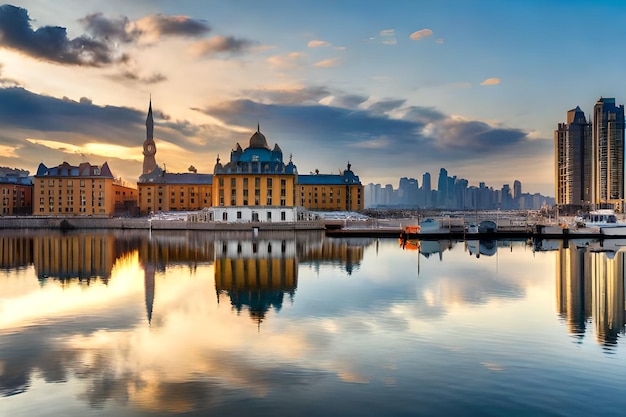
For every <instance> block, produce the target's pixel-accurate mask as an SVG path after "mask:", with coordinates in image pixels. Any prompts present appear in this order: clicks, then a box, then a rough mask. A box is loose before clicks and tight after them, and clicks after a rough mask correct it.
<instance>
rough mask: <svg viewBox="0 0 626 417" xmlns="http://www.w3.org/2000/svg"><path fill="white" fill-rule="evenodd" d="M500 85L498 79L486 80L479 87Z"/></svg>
mask: <svg viewBox="0 0 626 417" xmlns="http://www.w3.org/2000/svg"><path fill="white" fill-rule="evenodd" d="M498 84H500V79H499V78H487V79H486V80H485V81H483V82H482V83H480V85H498Z"/></svg>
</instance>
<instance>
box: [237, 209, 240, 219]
mask: <svg viewBox="0 0 626 417" xmlns="http://www.w3.org/2000/svg"><path fill="white" fill-rule="evenodd" d="M237 219H241V212H240V211H238V212H237Z"/></svg>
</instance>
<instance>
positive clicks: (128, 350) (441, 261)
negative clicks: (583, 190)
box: [0, 231, 624, 415]
mask: <svg viewBox="0 0 626 417" xmlns="http://www.w3.org/2000/svg"><path fill="white" fill-rule="evenodd" d="M83 242H88V243H85V244H84V245H83ZM3 245H4V246H3V247H4V248H5V249H6V250H9V249H10V248H13V250H14V256H13V257H11V256H6V257H5V263H4V264H3V265H4V266H3V268H4V275H3V276H2V277H1V278H0V309H1V311H2V312H3V315H2V316H0V395H1V396H2V397H0V401H7V399H9V398H10V399H11V400H10V402H7V404H8V405H11V404H13V405H12V407H13V408H10V407H9V408H6V410H7V412H9V413H10V412H12V411H13V412H14V411H16V410H17V411H24V410H27V409H28V407H29V406H30V403H29V398H31V399H32V397H28V396H25V395H23V394H24V393H28V392H31V391H32V392H34V393H40V392H41V389H42V386H46V385H48V384H52V383H54V384H57V386H64V387H68V388H67V390H66V391H65V393H66V394H67V395H66V396H65V397H63V396H59V398H58V401H59V403H57V405H56V406H57V407H64V405H63V402H64V401H65V402H70V403H72V402H73V404H75V405H76V407H77V408H76V409H77V410H81V411H82V412H85V410H89V409H93V408H95V409H101V408H108V407H114V406H115V407H120V409H122V410H126V411H128V412H127V413H121V414H119V415H137V414H136V413H137V412H140V413H144V412H145V413H151V412H155V411H156V412H160V413H181V412H185V413H190V414H193V413H198V414H200V415H201V414H202V413H203V412H206V411H207V410H211V411H215V412H217V410H219V407H220V405H219V404H220V400H219V399H220V398H229V399H230V400H229V401H232V404H235V402H236V401H239V400H244V402H243V403H245V402H246V401H247V402H249V403H252V404H257V405H258V404H259V403H260V402H263V401H271V402H272V403H274V404H277V405H278V404H280V407H282V408H280V407H279V408H280V410H279V411H283V412H284V411H285V410H291V409H293V410H298V411H299V412H300V411H303V410H302V409H301V408H298V407H301V405H300V404H302V401H303V400H304V397H303V394H302V392H303V391H301V390H296V389H294V387H306V388H308V389H309V390H311V391H312V392H316V394H317V393H318V390H320V395H327V394H328V393H330V392H337V390H338V391H339V392H343V393H344V394H345V395H346V398H347V399H348V400H349V401H352V400H354V399H356V398H361V397H362V395H368V396H372V395H378V393H380V392H381V391H380V387H382V386H384V387H386V389H388V390H391V391H389V392H392V393H396V394H397V393H399V392H400V391H397V390H402V389H406V387H408V386H410V387H415V386H426V387H429V389H431V390H433V392H436V391H438V390H440V389H441V387H444V386H445V387H448V388H446V389H452V390H454V389H455V388H454V385H452V386H451V385H449V384H450V382H449V381H451V380H458V379H459V378H460V379H462V380H467V381H471V380H474V379H475V378H477V377H478V378H480V377H484V376H485V374H484V372H489V373H492V374H490V375H491V376H490V378H496V379H497V378H503V377H505V378H510V377H514V376H516V375H521V374H519V372H518V370H519V369H520V367H519V366H518V364H519V361H521V360H524V361H531V362H530V364H529V366H526V367H525V369H544V368H546V367H548V368H549V367H551V366H555V367H556V366H559V367H558V370H559V371H558V372H566V371H564V370H563V369H567V370H570V369H575V368H576V366H577V365H578V364H579V363H580V362H584V359H580V358H577V361H573V362H572V363H568V367H565V368H564V367H562V365H563V363H562V362H561V363H559V362H558V360H562V358H568V357H569V358H572V357H575V356H573V355H577V354H578V352H577V351H576V350H571V349H568V347H567V346H565V345H564V344H557V345H552V344H551V343H553V342H554V341H555V340H557V341H558V340H560V339H559V338H562V339H563V340H564V341H566V342H567V344H569V345H575V344H572V343H570V341H571V338H572V336H570V334H571V335H574V337H576V338H577V339H576V340H577V344H576V345H577V346H580V344H584V343H585V340H584V336H585V334H589V332H592V333H593V334H595V337H588V338H587V341H586V342H587V346H589V343H590V342H591V344H592V345H594V346H595V345H597V344H600V347H599V348H598V349H597V350H598V351H603V352H604V353H607V351H610V352H611V353H613V354H617V352H618V349H619V348H620V346H619V344H620V343H619V338H620V336H621V335H622V334H623V329H624V320H623V318H624V280H623V278H624V254H622V253H621V252H618V253H616V254H615V255H614V256H607V255H606V253H598V252H593V250H594V247H581V248H577V247H575V246H573V245H571V246H570V247H568V248H564V249H563V248H561V249H559V250H556V251H553V252H534V251H532V250H531V249H530V246H529V245H528V244H527V242H523V241H520V242H513V241H509V242H505V241H499V242H497V243H496V245H495V246H494V245H493V244H489V245H488V246H485V247H486V248H487V249H488V250H484V249H483V251H482V252H480V253H482V255H484V256H481V257H480V258H477V257H476V256H475V252H472V251H473V250H474V248H478V250H479V251H480V245H479V246H474V247H471V246H469V247H468V246H467V245H463V244H462V242H450V241H443V242H434V243H432V244H431V245H430V246H429V245H425V249H427V250H425V254H423V256H422V255H420V254H417V255H418V256H415V255H416V253H415V252H410V251H404V250H403V249H402V248H401V247H398V245H397V241H396V240H395V239H360V238H359V239H332V238H327V237H325V235H324V234H323V233H319V232H312V233H300V232H297V233H296V232H286V231H285V232H273V233H259V235H257V236H255V235H252V234H251V233H241V232H236V233H196V232H192V233H186V232H181V233H153V234H151V235H148V234H145V233H143V232H142V233H137V232H132V231H131V232H128V233H126V232H124V233H110V232H102V233H94V234H91V235H90V236H88V237H85V236H83V235H82V234H80V233H78V234H76V233H70V234H61V233H50V234H49V235H47V236H45V235H41V234H37V233H36V234H28V233H27V234H16V236H14V237H13V238H11V239H5V240H4V243H3ZM76 245H83V246H84V249H83V252H80V253H81V254H85V255H84V256H87V257H91V258H90V259H92V260H90V261H89V262H87V261H85V262H84V263H77V262H76V261H75V259H76V256H75V255H76V254H69V252H70V251H69V249H70V248H77V246H76ZM37 246H40V247H43V248H46V250H38V249H36V247H37ZM430 247H432V249H429V248H430ZM494 247H495V248H496V249H497V251H500V253H498V252H495V253H494V252H493V248H494ZM28 248H32V249H28ZM443 251H445V256H443V258H442V257H441V256H440V254H441V252H443ZM468 253H469V254H470V255H471V256H468ZM109 254H113V256H110V255H109ZM426 254H428V256H426ZM496 255H497V256H496ZM81 256H83V255H81ZM420 258H422V259H421V261H420ZM96 260H97V261H96ZM420 263H421V268H422V269H421V271H422V272H421V274H419V275H418V274H417V273H416V272H417V271H418V268H419V265H420ZM9 265H12V266H9ZM40 265H42V266H40ZM84 265H89V268H85V267H84ZM91 265H93V266H91ZM555 265H556V268H554V266H555ZM44 266H45V268H44ZM42 271H47V272H46V273H49V274H50V275H49V276H48V278H47V279H44V280H40V279H39V276H40V274H41V272H42ZM545 271H549V274H547V275H542V274H543V273H544V272H545ZM552 273H555V275H554V276H552ZM79 276H91V277H97V278H95V280H94V278H90V280H89V283H90V285H84V280H83V281H80V280H79V279H78V277H79ZM555 298H556V300H557V301H556V305H557V312H556V314H555V311H554V300H555ZM620 313H621V316H620ZM546 314H547V315H546ZM559 317H562V318H563V320H558V318H559ZM591 321H593V322H594V323H593V324H592V323H591ZM512 323H515V324H514V325H513V324H512ZM548 335H549V336H548ZM561 335H562V336H561ZM538 340H540V341H541V343H535V342H536V341H538ZM536 349H538V350H539V354H537V355H529V352H531V351H532V352H534V351H535V350H536ZM622 350H623V348H622ZM389 352H393V353H389ZM554 352H558V353H554ZM553 353H554V354H556V355H557V357H553V356H552V355H553ZM586 353H587V354H589V352H588V351H587V352H586ZM531 356H532V359H530V358H531ZM589 360H590V361H591V362H590V363H593V364H594V366H596V365H597V362H598V361H601V359H598V358H597V357H594V358H590V359H589ZM532 361H536V362H532ZM594 361H595V362H594ZM574 364H575V365H576V366H575V365H574ZM609 365H610V364H609ZM459 370H460V371H459ZM503 370H506V371H507V372H500V371H503ZM603 370H604V369H603ZM604 371H606V370H604ZM568 372H569V371H568ZM584 372H588V371H584ZM426 376H428V377H426ZM605 376H606V372H604V373H603V377H605ZM451 378H452V379H451ZM548 382H549V381H548ZM508 383H509V384H510V385H509V386H521V385H524V384H522V383H521V381H519V380H511V381H508ZM546 383H547V382H546ZM429 384H430V385H429ZM439 384H442V385H439ZM520 384H521V385H520ZM403 386H404V387H405V388H402V387H403ZM49 389H54V388H53V387H50V386H49ZM304 391H306V390H304ZM285 392H289V393H290V394H289V395H288V396H284V395H283V394H284V393H285ZM322 392H323V393H324V394H322ZM474 394H475V395H478V396H481V395H485V393H481V392H475V393H474ZM517 394H520V395H524V392H517ZM512 395H513V394H512ZM488 398H489V397H484V396H483V397H481V401H490V400H489V399H488ZM390 400H391V398H390ZM50 401H52V400H50ZM337 401H338V402H337V403H336V404H339V399H337ZM243 403H242V404H243ZM35 404H36V401H35ZM229 404H230V402H229ZM238 404H239V403H238ZM336 404H335V405H336ZM384 404H387V402H386V401H381V402H377V403H376V406H375V407H376V408H375V409H373V410H372V413H373V414H371V415H376V414H378V415H381V414H383V412H384V411H385V410H384ZM1 405H3V404H0V406H1ZM81 407H84V408H81ZM232 407H235V406H234V405H232ZM50 409H53V408H50ZM235 409H236V407H235V408H232V409H230V410H231V411H232V410H235ZM433 410H435V408H432V409H430V411H433ZM459 410H460V409H456V410H452V411H457V412H458V411H459ZM31 411H32V410H31ZM239 411H240V412H241V413H243V414H246V412H249V411H251V409H242V410H239ZM318 411H321V410H318ZM77 413H78V414H75V415H81V414H80V413H79V412H78V411H77ZM366 414H367V413H366ZM453 414H454V413H453ZM83 415H84V413H83Z"/></svg>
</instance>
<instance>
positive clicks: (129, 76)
mask: <svg viewBox="0 0 626 417" xmlns="http://www.w3.org/2000/svg"><path fill="white" fill-rule="evenodd" d="M110 78H112V79H114V80H116V81H121V82H127V81H132V82H138V83H141V84H148V85H150V84H158V83H160V82H163V81H165V80H167V77H166V76H165V75H163V74H161V73H160V72H155V73H153V74H150V75H147V76H146V75H142V74H139V73H138V72H137V71H132V70H128V69H127V70H124V71H121V72H119V73H117V74H113V75H111V76H110Z"/></svg>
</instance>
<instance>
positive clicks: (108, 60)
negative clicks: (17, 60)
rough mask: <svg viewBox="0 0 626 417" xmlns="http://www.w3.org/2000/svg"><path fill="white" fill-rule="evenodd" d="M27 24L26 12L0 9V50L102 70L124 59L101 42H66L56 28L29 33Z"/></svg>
mask: <svg viewBox="0 0 626 417" xmlns="http://www.w3.org/2000/svg"><path fill="white" fill-rule="evenodd" d="M30 22H31V19H30V17H29V16H28V11H27V10H26V9H22V8H20V7H15V6H12V5H9V4H5V5H3V6H0V47H4V48H8V49H12V50H14V51H18V52H21V53H23V54H26V55H28V56H31V57H33V58H35V59H40V60H43V61H48V62H55V63H59V64H65V65H84V66H92V67H102V66H106V65H111V64H114V63H117V62H124V61H126V60H127V59H128V57H127V55H125V54H120V53H118V51H116V50H115V48H113V47H112V46H111V45H109V44H108V43H106V42H103V41H101V40H97V39H94V38H89V37H87V36H79V37H77V38H74V39H69V38H68V37H67V30H66V29H65V28H63V27H59V26H42V27H40V28H38V29H37V30H33V29H32V27H31V24H30Z"/></svg>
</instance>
